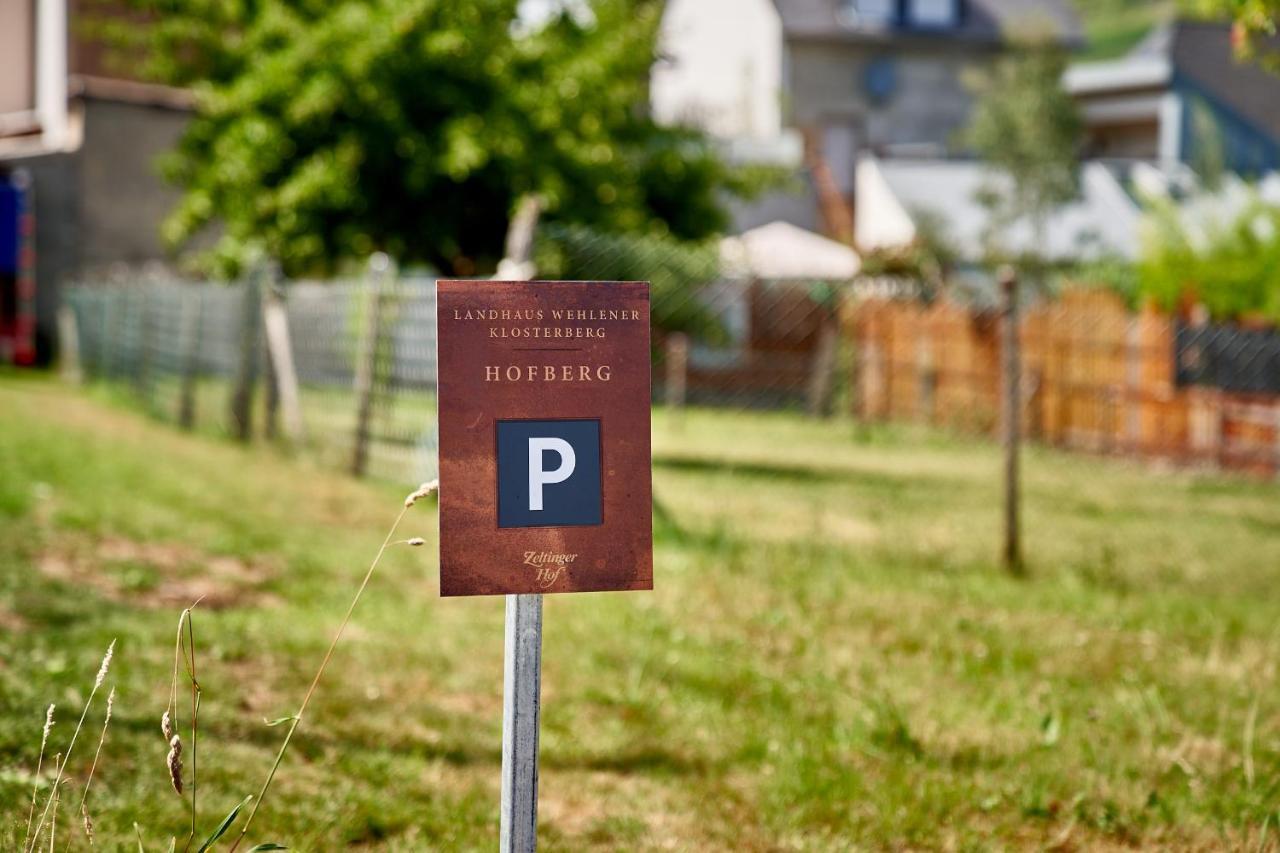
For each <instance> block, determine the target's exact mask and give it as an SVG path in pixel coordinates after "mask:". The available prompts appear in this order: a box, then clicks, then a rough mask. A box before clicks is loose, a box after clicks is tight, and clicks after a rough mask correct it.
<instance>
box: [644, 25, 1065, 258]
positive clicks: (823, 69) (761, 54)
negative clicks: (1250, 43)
mask: <svg viewBox="0 0 1280 853" xmlns="http://www.w3.org/2000/svg"><path fill="white" fill-rule="evenodd" d="M1022 31H1038V32H1049V33H1051V34H1053V35H1054V36H1055V37H1057V38H1059V39H1061V40H1063V41H1064V42H1065V43H1068V44H1075V43H1078V42H1079V41H1080V40H1081V29H1080V23H1079V20H1078V19H1077V17H1076V15H1075V13H1074V12H1073V10H1072V7H1071V4H1070V3H1069V2H1068V0H1024V1H1023V2H1010V0H670V2H669V3H668V5H667V10H666V13H665V16H664V19H663V29H662V41H661V50H662V56H663V58H662V59H661V61H659V63H658V64H657V66H656V67H655V68H654V71H653V78H652V103H653V110H654V114H655V115H656V116H657V117H658V118H659V119H660V120H663V121H668V122H684V123H692V124H695V125H698V126H701V127H703V128H705V129H707V130H708V131H711V132H712V133H714V134H716V135H717V136H719V137H721V138H722V139H724V140H725V144H726V146H727V148H728V150H729V152H730V154H731V155H732V156H734V157H736V158H738V159H739V160H746V161H753V162H771V163H776V164H781V165H788V166H794V167H797V168H798V169H799V171H800V176H799V180H798V181H797V184H798V186H797V187H796V188H794V190H793V191H791V192H782V193H777V194H774V195H771V196H769V197H767V198H765V199H764V200H762V201H760V202H757V203H754V204H751V205H746V206H741V207H740V208H739V209H738V210H737V211H736V214H737V216H736V225H737V226H738V228H739V229H746V228H751V227H755V226H757V225H762V224H765V223H768V222H771V221H774V220H779V219H781V220H784V221H787V222H791V223H792V224H795V225H798V226H800V227H803V228H808V229H811V230H821V231H823V232H825V233H827V234H828V235H831V236H833V237H836V238H838V239H841V240H845V241H847V240H849V239H851V237H852V232H853V224H852V221H853V207H854V201H855V178H856V164H857V162H858V159H859V157H860V156H862V155H864V154H868V153H876V154H880V155H893V154H910V155H915V156H919V155H921V154H925V155H932V156H938V155H939V154H941V153H943V152H945V151H946V149H947V148H948V146H949V143H950V142H951V139H952V137H953V136H954V134H955V132H956V131H957V130H958V129H959V128H960V127H961V126H962V125H963V124H964V123H965V121H966V120H967V118H968V115H969V111H970V108H971V106H972V97H971V95H970V94H969V92H968V91H967V90H966V88H965V86H964V83H963V78H964V77H965V76H966V72H967V71H969V70H970V69H974V68H981V67H983V66H984V65H986V64H987V63H988V62H989V61H990V60H991V59H992V58H993V57H994V56H995V55H997V53H998V52H999V51H1000V50H1001V48H1002V47H1003V46H1005V45H1006V44H1007V42H1008V40H1009V38H1010V37H1011V36H1013V35H1016V34H1017V33H1019V32H1022ZM801 167H802V168H801Z"/></svg>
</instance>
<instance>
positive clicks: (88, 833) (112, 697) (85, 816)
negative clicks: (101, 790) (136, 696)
mask: <svg viewBox="0 0 1280 853" xmlns="http://www.w3.org/2000/svg"><path fill="white" fill-rule="evenodd" d="M115 704H116V689H115V687H114V686H113V687H112V688H111V692H110V693H108V694H107V715H106V717H105V718H103V720H102V734H100V735H98V748H97V749H96V750H94V752H93V764H91V765H89V778H88V779H86V780H85V783H84V793H82V794H81V795H80V817H81V819H82V820H83V822H84V834H85V837H86V838H88V839H89V846H90V847H92V846H93V819H92V818H90V817H89V807H88V806H87V805H86V803H87V801H88V799H89V787H90V786H91V785H93V774H94V773H95V772H97V770H98V758H99V757H100V756H101V755H102V744H103V743H105V742H106V740H107V726H109V725H111V709H112V708H114V707H115ZM67 849H68V850H70V849H71V839H70V838H68V839H67Z"/></svg>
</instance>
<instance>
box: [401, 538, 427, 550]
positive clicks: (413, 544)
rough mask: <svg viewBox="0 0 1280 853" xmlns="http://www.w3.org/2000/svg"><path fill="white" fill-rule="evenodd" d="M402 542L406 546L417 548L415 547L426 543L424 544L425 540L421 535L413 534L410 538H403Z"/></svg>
mask: <svg viewBox="0 0 1280 853" xmlns="http://www.w3.org/2000/svg"><path fill="white" fill-rule="evenodd" d="M404 544H406V545H408V546H410V547H412V548H417V547H419V546H422V545H426V544H427V540H425V539H423V538H422V537H421V536H415V537H413V538H412V539H406V540H404Z"/></svg>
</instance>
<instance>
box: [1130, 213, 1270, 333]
mask: <svg viewBox="0 0 1280 853" xmlns="http://www.w3.org/2000/svg"><path fill="white" fill-rule="evenodd" d="M1145 224H1146V231H1145V233H1144V235H1143V237H1144V239H1143V246H1142V255H1141V257H1140V259H1139V262H1138V267H1137V271H1138V286H1139V292H1140V293H1141V294H1142V295H1145V296H1149V297H1151V298H1152V299H1154V300H1155V301H1156V302H1157V304H1159V305H1161V306H1162V307H1164V308H1166V309H1170V310H1172V309H1174V308H1176V307H1177V306H1178V305H1179V303H1181V302H1182V301H1183V300H1185V299H1187V298H1194V299H1196V300H1197V301H1199V302H1201V303H1202V304H1203V305H1204V306H1205V307H1206V308H1207V309H1208V310H1209V313H1210V314H1211V315H1212V316H1213V317H1215V318H1217V319H1220V320H1234V319H1238V318H1240V317H1242V316H1245V315H1250V314H1252V315H1257V316H1263V317H1266V318H1267V319H1268V320H1271V321H1272V322H1280V207H1276V206H1274V205H1268V204H1265V203H1263V202H1262V201H1260V200H1257V199H1255V200H1254V201H1253V203H1251V204H1249V205H1247V206H1246V207H1245V208H1244V209H1242V210H1241V211H1240V212H1239V213H1237V214H1235V215H1233V216H1232V217H1230V218H1229V219H1226V220H1224V221H1220V222H1213V221H1207V220H1203V221H1199V222H1195V221H1188V218H1187V216H1186V214H1184V213H1183V212H1182V211H1181V210H1180V208H1179V207H1178V205H1177V204H1176V203H1175V202H1174V201H1172V200H1170V199H1160V200H1157V201H1154V202H1153V203H1152V205H1151V210H1150V213H1149V214H1148V217H1147V222H1146V223H1145Z"/></svg>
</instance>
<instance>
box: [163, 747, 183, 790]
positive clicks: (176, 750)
mask: <svg viewBox="0 0 1280 853" xmlns="http://www.w3.org/2000/svg"><path fill="white" fill-rule="evenodd" d="M165 766H166V767H168V768H169V781H170V782H171V783H172V784H173V790H175V791H177V792H178V794H181V793H182V738H180V737H178V736H177V735H174V736H173V737H172V738H171V739H170V741H169V755H168V756H166V758H165Z"/></svg>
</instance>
